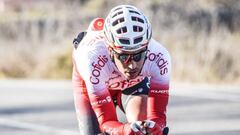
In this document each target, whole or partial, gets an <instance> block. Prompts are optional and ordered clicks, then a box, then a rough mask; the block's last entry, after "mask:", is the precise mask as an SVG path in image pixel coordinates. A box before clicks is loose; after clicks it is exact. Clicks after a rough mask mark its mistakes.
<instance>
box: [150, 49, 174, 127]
mask: <svg viewBox="0 0 240 135" xmlns="http://www.w3.org/2000/svg"><path fill="white" fill-rule="evenodd" d="M162 53H163V55H162V56H161V62H162V63H160V60H159V63H158V64H155V65H154V66H153V68H152V69H151V71H153V72H152V78H151V82H150V91H149V98H148V108H147V112H148V113H147V115H148V116H147V117H148V119H150V120H153V121H155V122H157V124H158V125H159V126H160V127H161V128H164V127H165V126H166V108H167V105H168V99H169V80H170V74H171V59H170V55H169V53H168V51H167V50H166V49H162ZM156 71H158V72H157V73H158V74H156Z"/></svg>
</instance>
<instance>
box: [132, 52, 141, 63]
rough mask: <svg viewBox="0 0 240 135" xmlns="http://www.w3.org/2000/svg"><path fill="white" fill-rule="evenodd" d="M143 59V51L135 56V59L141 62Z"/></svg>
mask: <svg viewBox="0 0 240 135" xmlns="http://www.w3.org/2000/svg"><path fill="white" fill-rule="evenodd" d="M141 59H142V53H139V54H136V55H134V56H133V60H134V61H136V62H139V61H140V60H141Z"/></svg>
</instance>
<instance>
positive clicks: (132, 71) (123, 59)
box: [113, 48, 147, 79]
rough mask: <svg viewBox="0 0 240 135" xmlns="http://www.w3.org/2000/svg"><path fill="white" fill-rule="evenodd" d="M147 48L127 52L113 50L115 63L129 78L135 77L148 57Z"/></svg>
mask: <svg viewBox="0 0 240 135" xmlns="http://www.w3.org/2000/svg"><path fill="white" fill-rule="evenodd" d="M146 50H147V49H146V48H144V49H142V50H139V51H137V52H136V53H127V52H123V51H118V52H116V51H113V58H114V61H115V64H116V66H117V68H118V69H119V71H120V72H122V73H123V74H124V75H125V76H126V77H127V78H128V79H134V78H136V77H137V76H138V74H139V73H140V72H141V69H142V66H143V64H144V60H145V57H146Z"/></svg>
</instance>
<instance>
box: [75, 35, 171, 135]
mask: <svg viewBox="0 0 240 135" xmlns="http://www.w3.org/2000/svg"><path fill="white" fill-rule="evenodd" d="M146 57H147V58H146V60H145V62H144V65H143V67H142V70H141V72H140V74H139V76H138V77H136V78H135V79H131V80H127V78H125V76H124V75H123V74H122V73H121V72H120V71H119V70H118V69H117V67H116V66H115V64H114V63H113V61H112V60H111V58H110V55H109V52H108V48H107V46H106V44H105V41H104V38H103V32H102V31H90V30H88V33H87V35H86V36H85V37H84V38H83V40H82V41H81V43H80V44H79V46H78V48H77V49H75V50H74V51H73V63H74V70H73V85H74V90H75V95H74V96H75V105H76V109H77V112H79V113H80V112H81V113H83V111H85V112H88V110H87V107H85V106H86V105H85V103H80V101H81V98H82V97H81V96H79V94H80V93H85V94H87V98H89V101H90V104H91V105H92V108H93V110H94V112H95V113H96V116H97V118H98V122H99V125H100V128H101V130H102V131H103V132H108V133H110V134H112V133H113V132H114V133H118V135H122V134H124V131H123V129H124V128H123V127H124V124H122V123H120V122H118V121H117V117H116V112H115V108H114V104H113V102H112V99H111V94H110V93H111V91H112V92H113V91H116V90H118V91H119V90H124V89H126V88H128V87H131V86H133V85H135V84H137V83H138V82H141V81H142V80H143V79H144V78H145V77H148V78H149V79H150V84H149V86H150V89H149V97H150V98H149V99H148V107H147V111H148V116H147V119H150V120H154V121H155V122H157V123H158V124H159V125H160V126H161V127H164V126H166V115H165V112H166V106H167V103H168V89H169V78H170V74H171V61H170V55H169V53H168V51H167V50H166V49H165V48H164V47H163V46H162V45H161V44H160V43H158V42H157V41H155V40H154V39H151V40H150V42H149V45H148V50H147V55H146ZM78 115H79V118H80V117H81V114H78Z"/></svg>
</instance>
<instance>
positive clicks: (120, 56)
mask: <svg viewBox="0 0 240 135" xmlns="http://www.w3.org/2000/svg"><path fill="white" fill-rule="evenodd" d="M146 51H147V49H145V50H142V51H141V52H138V53H136V54H124V53H117V52H116V51H114V50H113V52H114V54H115V55H116V56H117V59H119V60H120V61H121V62H124V63H128V62H130V61H132V60H133V61H135V62H139V61H140V60H141V59H142V58H145V56H146Z"/></svg>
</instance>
